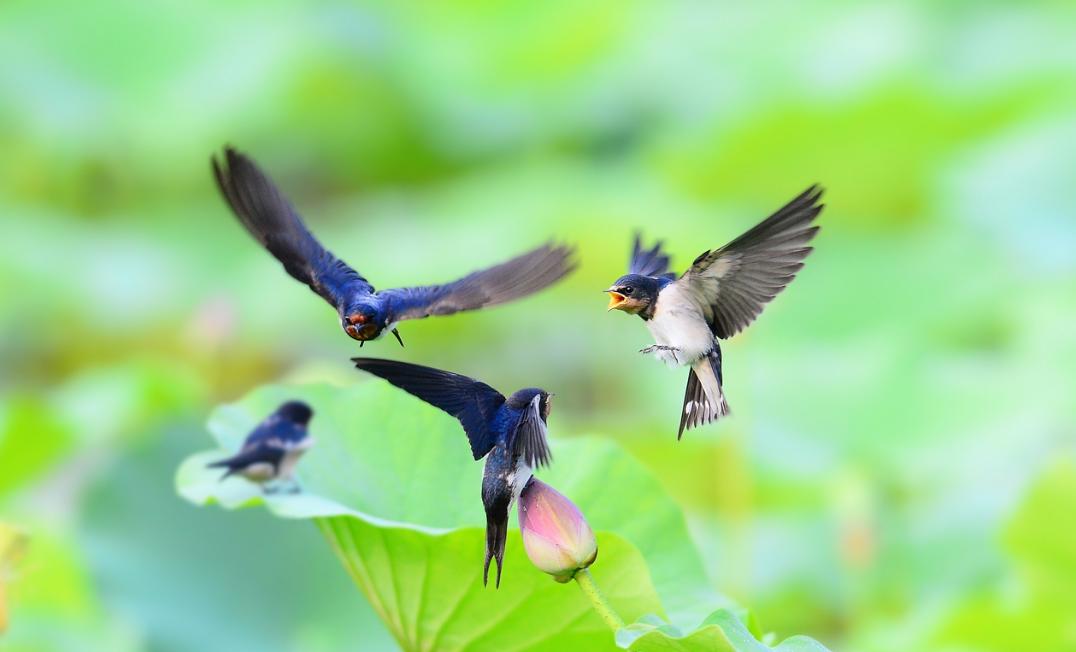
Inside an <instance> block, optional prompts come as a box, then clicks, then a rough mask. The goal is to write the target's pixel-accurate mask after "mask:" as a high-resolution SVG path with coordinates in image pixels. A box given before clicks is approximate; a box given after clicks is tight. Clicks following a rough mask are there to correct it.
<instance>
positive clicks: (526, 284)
mask: <svg viewBox="0 0 1076 652" xmlns="http://www.w3.org/2000/svg"><path fill="white" fill-rule="evenodd" d="M571 257H572V249H571V248H570V247H566V246H553V245H549V244H547V245H543V246H541V247H538V248H537V249H534V250H532V251H529V252H527V253H525V254H523V255H521V256H517V257H516V258H513V259H512V260H509V261H507V262H504V263H501V264H500V265H496V266H494V267H490V268H487V269H482V270H479V271H477V272H473V273H471V274H468V275H467V276H464V277H463V278H461V279H459V280H458V281H453V282H452V283H446V284H444V285H428V286H424V287H413V288H395V289H391V290H382V291H380V292H378V293H377V296H378V297H380V298H383V299H384V300H385V304H386V309H387V310H388V314H389V319H388V321H389V322H390V323H391V322H397V321H402V320H404V319H422V318H423V317H429V316H431V315H451V314H452V313H455V312H461V311H463V310H476V309H478V308H485V307H486V306H495V305H497V304H500V303H507V302H509V301H512V300H515V299H518V298H520V297H524V296H527V295H528V294H532V293H534V292H537V291H538V290H541V289H543V288H545V287H547V286H549V285H552V284H553V283H556V282H557V281H559V280H560V279H562V278H564V276H565V275H567V274H568V273H569V272H571V271H572V270H573V269H575V264H574V263H573V262H572V260H571Z"/></svg>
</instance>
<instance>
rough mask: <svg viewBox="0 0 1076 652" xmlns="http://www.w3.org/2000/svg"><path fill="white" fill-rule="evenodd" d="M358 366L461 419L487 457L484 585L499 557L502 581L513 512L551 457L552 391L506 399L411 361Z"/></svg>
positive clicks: (368, 361)
mask: <svg viewBox="0 0 1076 652" xmlns="http://www.w3.org/2000/svg"><path fill="white" fill-rule="evenodd" d="M352 361H354V363H355V366H356V367H358V368H359V369H362V370H363V371H367V372H369V373H372V374H374V375H375V376H380V377H381V378H384V379H385V380H387V381H389V382H390V383H392V384H393V385H396V386H397V387H399V388H400V389H402V390H404V391H406V392H408V393H410V394H412V395H414V396H417V397H418V398H420V399H422V400H423V401H426V402H427V403H429V404H430V405H432V406H434V407H437V408H440V409H442V410H444V411H445V412H447V413H449V414H451V415H452V416H454V417H456V418H457V419H459V421H460V423H461V424H463V430H464V432H466V433H467V439H468V441H470V443H471V453H472V455H474V458H475V460H480V459H482V458H483V457H485V458H486V466H485V470H484V471H483V474H482V505H483V506H484V507H485V510H486V558H485V564H484V566H483V569H482V583H483V585H484V584H486V583H487V582H488V580H489V563H490V560H492V559H496V560H497V581H496V586H497V587H500V585H501V564H502V563H503V562H504V542H505V538H506V537H507V536H508V510H509V508H510V507H511V506H512V503H513V502H514V501H515V500H516V499H518V498H519V494H520V492H521V491H523V487H524V486H525V485H526V484H527V481H528V480H530V478H531V471H532V469H534V468H537V467H540V466H546V465H548V464H549V462H550V460H551V459H552V454H551V453H550V451H549V444H548V442H547V441H546V420H547V419H548V418H549V411H550V407H551V405H550V404H551V399H552V394H550V393H548V392H546V391H545V390H542V389H537V388H534V387H529V388H527V389H521V390H519V391H518V392H516V393H514V394H512V395H511V396H509V397H508V398H505V397H504V395H503V394H501V393H500V392H498V391H497V390H495V389H493V388H492V387H490V386H489V385H487V384H485V383H483V382H479V381H477V380H474V379H473V378H468V377H467V376H461V375H459V374H454V373H451V372H448V371H441V370H439V369H433V368H430V367H422V366H419V365H415V364H409V363H406V362H395V361H392V360H378V359H375V358H352Z"/></svg>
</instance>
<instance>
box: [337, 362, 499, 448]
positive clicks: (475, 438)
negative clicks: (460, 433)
mask: <svg viewBox="0 0 1076 652" xmlns="http://www.w3.org/2000/svg"><path fill="white" fill-rule="evenodd" d="M351 361H352V362H354V363H355V366H356V367H358V368H359V369H362V370H363V371H367V372H369V373H372V374H374V375H375V376H380V377H381V378H384V379H385V380H387V381H389V382H390V383H392V384H393V385H396V386H397V387H399V388H400V389H402V390H404V391H405V392H408V393H409V394H412V395H414V396H417V397H418V398H420V399H422V400H423V401H426V402H427V403H429V404H430V405H432V406H434V407H437V408H440V409H442V410H444V411H445V412H447V413H449V414H451V415H452V416H454V417H456V418H457V419H459V420H460V423H461V424H463V430H464V431H465V432H466V433H467V439H468V440H469V441H470V442H471V454H472V455H474V458H475V459H476V460H478V459H482V458H483V457H485V455H486V453H488V452H489V451H490V449H491V448H493V445H494V443H496V442H495V441H494V434H495V433H494V432H493V430H492V429H491V427H490V420H491V419H492V418H493V416H494V414H496V412H497V409H498V408H499V407H500V406H501V404H502V403H504V401H505V398H504V395H503V394H501V393H500V392H498V391H497V390H495V389H493V388H492V387H490V386H489V385H487V384H485V383H483V382H480V381H477V380H475V379H473V378H468V377H467V376H462V375H460V374H454V373H452V372H450V371H442V370H440V369H433V368H432V367H423V366H421V365H417V364H411V363H408V362H397V361H395V360H381V359H378V358H352V359H351Z"/></svg>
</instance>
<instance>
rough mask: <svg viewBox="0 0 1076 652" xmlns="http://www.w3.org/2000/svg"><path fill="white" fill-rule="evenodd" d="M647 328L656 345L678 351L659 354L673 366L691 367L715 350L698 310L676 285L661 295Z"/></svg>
mask: <svg viewBox="0 0 1076 652" xmlns="http://www.w3.org/2000/svg"><path fill="white" fill-rule="evenodd" d="M646 327H647V329H649V330H650V334H651V335H652V336H653V337H654V342H655V343H656V344H658V345H660V346H668V347H672V348H675V349H677V351H659V352H658V357H660V358H661V359H663V360H664V361H665V362H666V363H667V364H670V365H677V366H679V365H685V364H691V363H692V362H694V361H695V360H698V359H699V358H701V357H702V356H703V355H705V354H706V353H707V352H709V351H710V349H711V348H712V347H713V343H714V336H713V333H711V332H710V327H709V326H708V325H707V324H706V320H705V319H703V316H702V313H701V312H700V311H699V308H698V306H697V305H695V302H694V301H693V300H692V299H691V297H689V296H687V295H686V293H684V291H683V290H682V289H680V288H679V287H678V286H677V285H676V284H675V283H674V284H670V285H668V286H666V287H665V288H664V289H662V291H661V292H660V293H658V298H657V302H656V304H655V305H654V316H653V318H651V319H650V320H649V321H647V322H646Z"/></svg>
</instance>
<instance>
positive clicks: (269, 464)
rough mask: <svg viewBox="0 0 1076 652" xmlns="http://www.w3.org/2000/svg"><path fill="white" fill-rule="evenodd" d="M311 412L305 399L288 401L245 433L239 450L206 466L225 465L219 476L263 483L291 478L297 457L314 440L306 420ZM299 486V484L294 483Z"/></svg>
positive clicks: (297, 460)
mask: <svg viewBox="0 0 1076 652" xmlns="http://www.w3.org/2000/svg"><path fill="white" fill-rule="evenodd" d="M313 415H314V412H313V410H311V409H310V406H309V405H307V404H306V403H302V402H300V401H288V402H287V403H284V404H283V405H281V406H280V407H278V408H277V409H276V411H275V412H273V413H272V414H270V415H269V416H268V417H266V418H265V420H264V421H262V422H261V423H259V424H258V425H257V427H255V428H254V430H253V431H252V432H251V433H250V434H249V435H247V438H246V440H245V441H244V442H243V447H242V448H241V449H240V450H239V452H238V453H236V454H235V455H233V456H232V457H229V458H227V459H223V460H219V461H216V462H212V463H211V464H209V465H208V467H209V468H223V469H227V470H226V471H225V472H224V475H223V476H221V480H223V479H225V478H227V477H229V476H232V475H241V476H243V477H244V478H246V479H247V480H250V481H251V482H256V483H258V484H260V485H262V486H267V485H268V484H269V483H272V482H276V481H281V482H287V481H289V480H291V479H292V474H293V473H294V471H295V465H296V464H297V463H298V462H299V458H300V457H302V456H303V453H305V452H306V451H307V450H309V449H310V447H311V446H312V445H313V444H314V438H313V437H311V436H310V435H309V434H308V433H307V430H306V429H307V424H309V423H310V418H311V417H312V416H313ZM293 487H294V489H295V490H298V485H294V486H293Z"/></svg>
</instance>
